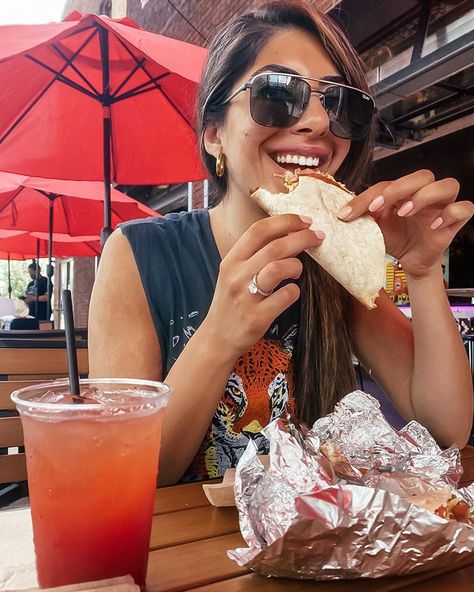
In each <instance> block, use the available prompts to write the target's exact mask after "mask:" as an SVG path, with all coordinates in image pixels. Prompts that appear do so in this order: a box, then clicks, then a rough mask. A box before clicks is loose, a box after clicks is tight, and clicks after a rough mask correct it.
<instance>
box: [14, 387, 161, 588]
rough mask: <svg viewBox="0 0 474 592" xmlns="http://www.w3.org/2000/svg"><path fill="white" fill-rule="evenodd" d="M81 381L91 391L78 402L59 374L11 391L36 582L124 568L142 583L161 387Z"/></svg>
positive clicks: (81, 578) (94, 576)
mask: <svg viewBox="0 0 474 592" xmlns="http://www.w3.org/2000/svg"><path fill="white" fill-rule="evenodd" d="M90 387H94V388H96V389H97V391H96V393H95V394H94V393H92V394H91V392H90V393H89V396H90V397H91V396H92V398H89V399H87V401H86V403H85V404H72V403H71V400H70V398H68V396H67V388H68V384H67V383H66V382H63V383H61V385H59V384H58V383H57V382H54V383H48V384H44V385H40V386H35V387H30V388H28V389H22V390H21V391H17V392H16V393H14V394H13V395H12V398H13V400H14V401H15V403H16V404H17V407H18V409H19V411H20V414H21V419H22V424H23V431H24V436H25V448H26V455H27V469H28V482H29V491H30V501H31V511H32V518H33V532H34V543H35V551H36V562H37V569H38V580H39V583H40V585H41V586H42V587H53V586H60V585H64V584H71V583H76V582H85V581H91V580H98V579H103V578H110V577H115V576H121V575H126V574H131V575H132V576H133V578H134V580H135V582H136V583H137V584H138V585H140V586H141V587H144V585H145V577H146V567H147V559H148V546H149V541H150V531H151V519H152V512H153V499H154V493H155V489H156V480H157V474H158V455H159V447H160V437H161V425H162V420H163V414H164V409H165V406H166V404H167V401H168V396H169V389H168V387H166V385H162V384H160V383H153V382H148V381H127V382H125V381H123V380H120V381H118V380H106V381H105V380H104V381H99V380H95V381H94V380H91V381H82V384H81V391H82V389H83V388H86V389H87V388H90ZM45 393H47V394H46V395H45ZM65 401H67V402H66V403H65Z"/></svg>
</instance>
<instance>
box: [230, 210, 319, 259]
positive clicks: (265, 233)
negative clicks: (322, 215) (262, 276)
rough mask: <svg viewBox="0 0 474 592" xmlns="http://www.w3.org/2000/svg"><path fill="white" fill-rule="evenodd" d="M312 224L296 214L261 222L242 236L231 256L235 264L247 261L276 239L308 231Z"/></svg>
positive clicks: (274, 217)
mask: <svg viewBox="0 0 474 592" xmlns="http://www.w3.org/2000/svg"><path fill="white" fill-rule="evenodd" d="M311 223H312V220H311V219H310V218H306V217H303V216H301V217H300V216H296V215H295V214H282V215H281V216H272V217H269V218H264V219H263V220H259V221H258V222H255V223H254V224H252V226H251V227H250V228H249V229H248V230H247V231H246V232H245V233H244V234H243V235H242V237H241V238H240V239H239V240H238V241H237V243H236V244H235V246H234V247H233V248H232V251H231V252H230V253H229V256H230V258H231V259H232V260H233V261H234V262H237V261H246V260H248V259H250V258H251V257H252V256H253V255H255V253H256V252H257V251H259V250H260V249H262V248H263V247H264V246H265V245H267V244H268V243H270V242H271V241H273V240H274V239H277V238H281V237H284V236H286V235H288V234H290V233H297V232H298V231H300V230H307V229H308V228H309V226H310V224H311ZM257 271H258V270H257Z"/></svg>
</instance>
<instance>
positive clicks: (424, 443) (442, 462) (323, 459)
mask: <svg viewBox="0 0 474 592" xmlns="http://www.w3.org/2000/svg"><path fill="white" fill-rule="evenodd" d="M263 434H264V436H265V437H266V438H267V439H268V440H269V445H270V454H269V458H268V459H267V462H265V463H264V462H262V458H261V457H259V456H258V454H257V450H256V448H255V446H254V444H253V443H252V441H251V442H249V444H248V447H247V449H246V450H245V452H244V454H243V456H242V457H241V459H240V461H239V464H238V465H237V470H236V480H235V498H236V505H237V508H238V510H239V518H240V529H241V532H242V535H243V537H244V539H245V542H246V543H247V545H248V547H247V548H242V549H235V550H232V551H228V555H229V557H230V558H231V559H234V560H235V561H236V562H237V563H238V564H239V565H241V566H243V565H245V566H246V567H249V568H251V569H252V570H254V571H256V572H258V573H260V574H263V575H266V576H282V577H290V578H299V579H316V580H331V579H343V578H361V577H364V578H377V577H382V576H393V575H401V574H408V573H415V572H421V571H426V570H429V569H435V568H443V567H445V566H450V567H451V568H452V567H453V565H456V564H464V563H467V562H469V561H473V559H472V552H473V550H474V515H473V514H471V522H468V523H464V522H458V521H457V520H447V519H444V518H441V517H439V516H438V515H436V514H434V513H433V512H431V511H429V510H425V509H423V508H422V507H419V506H417V505H415V504H413V503H410V502H409V501H407V497H409V496H410V495H416V494H425V493H429V492H431V491H433V490H439V489H442V488H447V487H449V488H450V489H451V488H452V489H454V488H456V486H457V484H458V483H459V479H460V477H461V475H462V467H461V463H460V455H459V451H458V450H457V449H455V448H453V447H452V448H449V449H447V450H444V451H443V450H441V449H440V448H439V447H438V445H437V444H436V442H435V441H434V439H433V438H432V437H431V436H430V434H429V433H428V431H427V430H426V429H425V428H424V427H423V426H421V425H420V424H418V423H417V422H415V421H412V422H410V423H409V424H407V425H406V426H405V427H404V428H403V429H402V430H400V431H398V432H397V431H396V430H394V429H393V428H392V427H391V426H390V425H389V424H388V423H387V421H386V420H385V418H384V416H383V415H382V413H381V411H380V406H379V403H378V401H376V399H374V398H373V397H371V396H370V395H367V394H365V393H363V392H361V391H355V392H353V393H350V394H349V395H347V396H346V397H344V398H343V399H342V400H341V401H340V402H339V403H338V404H337V406H336V409H335V411H334V412H333V413H331V414H329V415H328V416H326V417H324V418H321V419H319V420H317V421H316V422H315V424H314V425H313V427H312V428H311V430H308V428H306V426H304V425H303V424H301V423H299V422H298V421H297V420H295V419H294V418H292V417H290V416H286V417H282V418H280V419H277V420H275V421H274V422H272V423H271V424H269V425H268V426H267V427H266V428H265V429H264V430H263ZM456 495H457V497H459V498H460V499H463V500H465V501H466V503H467V504H468V505H469V506H470V508H471V512H472V511H473V507H474V484H473V485H471V486H470V487H468V488H465V489H458V490H457V491H456ZM470 558H471V559H470Z"/></svg>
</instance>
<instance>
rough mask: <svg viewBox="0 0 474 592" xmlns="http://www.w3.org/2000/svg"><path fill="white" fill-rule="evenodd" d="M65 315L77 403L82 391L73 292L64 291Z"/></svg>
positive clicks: (70, 380)
mask: <svg viewBox="0 0 474 592" xmlns="http://www.w3.org/2000/svg"><path fill="white" fill-rule="evenodd" d="M62 301H63V313H64V328H65V332H66V347H67V365H68V368H69V383H70V386H71V395H72V397H73V400H74V401H75V402H77V403H79V402H81V400H80V399H79V401H78V400H77V397H80V395H81V391H80V387H79V372H78V369H77V352H76V332H75V330H74V315H73V312H72V299H71V290H63V295H62Z"/></svg>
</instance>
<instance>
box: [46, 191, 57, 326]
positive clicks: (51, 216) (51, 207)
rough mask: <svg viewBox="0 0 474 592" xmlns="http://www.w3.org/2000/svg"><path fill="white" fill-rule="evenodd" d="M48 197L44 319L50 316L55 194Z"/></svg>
mask: <svg viewBox="0 0 474 592" xmlns="http://www.w3.org/2000/svg"><path fill="white" fill-rule="evenodd" d="M48 198H49V228H48V232H49V236H48V267H47V269H46V277H47V280H48V284H47V290H46V293H47V295H48V300H47V301H46V320H47V321H49V320H50V317H51V278H52V276H53V273H54V270H53V264H52V260H53V228H54V200H55V199H56V195H55V194H54V193H50V194H49V195H48Z"/></svg>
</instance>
